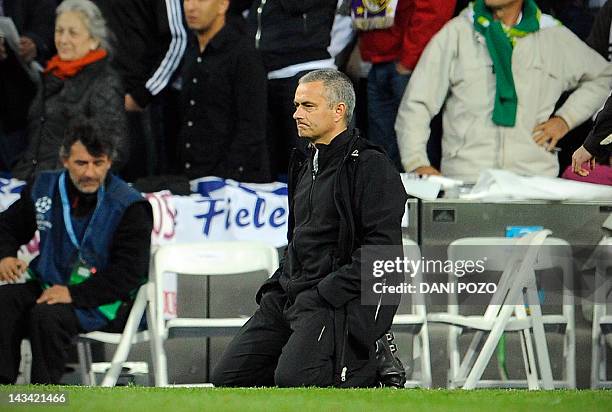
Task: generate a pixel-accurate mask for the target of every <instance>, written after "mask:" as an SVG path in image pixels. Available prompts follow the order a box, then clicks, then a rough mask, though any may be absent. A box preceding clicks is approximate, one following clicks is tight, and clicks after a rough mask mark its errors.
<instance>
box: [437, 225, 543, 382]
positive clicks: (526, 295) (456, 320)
mask: <svg viewBox="0 0 612 412" xmlns="http://www.w3.org/2000/svg"><path fill="white" fill-rule="evenodd" d="M550 233H551V232H550V231H549V230H542V231H539V232H534V233H530V234H528V235H526V236H525V237H522V238H520V239H518V240H516V245H517V246H519V247H513V248H510V253H508V254H507V256H506V260H505V262H506V264H505V269H504V271H503V273H502V275H501V277H500V279H499V282H498V284H497V290H496V291H495V293H494V294H493V297H492V299H491V302H490V303H489V305H488V307H487V309H486V311H485V313H484V315H482V316H462V315H459V314H456V313H430V314H429V315H428V320H429V321H430V322H440V323H445V324H448V325H451V326H458V327H460V328H470V329H474V330H476V333H475V334H474V337H473V338H472V341H471V343H470V345H469V348H468V350H467V352H466V354H465V356H464V358H463V361H462V362H461V363H460V364H459V369H458V371H457V372H456V373H455V375H454V376H452V378H453V382H452V386H453V387H457V386H461V385H462V387H463V389H474V388H476V387H477V386H478V383H479V381H480V379H481V377H482V374H483V373H484V370H485V368H486V366H487V364H488V362H489V360H490V359H491V356H492V355H493V352H494V351H495V348H496V346H497V344H498V342H499V339H500V338H501V335H502V334H503V333H504V331H518V332H519V333H520V335H521V350H522V352H523V360H524V364H525V372H526V375H527V386H528V387H529V389H539V388H540V386H541V387H543V388H544V389H553V388H554V386H553V377H552V370H551V367H550V358H549V354H548V346H547V343H546V336H545V332H544V322H543V317H542V311H541V307H540V302H539V297H538V290H537V285H536V278H535V269H534V268H535V267H536V259H537V258H538V253H539V251H540V247H541V245H542V244H543V243H544V241H545V239H546V237H547V236H548V235H549V234H550ZM481 244H482V242H481ZM497 250H499V248H498V249H497ZM481 251H483V250H482V249H481ZM483 252H484V251H483ZM487 257H488V256H487ZM450 259H452V258H450ZM525 306H528V308H529V314H527V311H526V309H525ZM513 313H515V316H513ZM531 331H533V335H534V341H535V350H536V352H537V361H536V356H535V353H534V348H533V346H534V345H533V343H534V342H532V340H531ZM485 333H488V336H487V338H486V340H485V342H484V344H483V345H481V343H482V342H481V341H482V338H483V337H484V335H485ZM449 340H450V339H449ZM479 349H480V350H479ZM538 370H539V373H540V376H539V377H538Z"/></svg>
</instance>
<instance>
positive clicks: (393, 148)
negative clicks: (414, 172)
mask: <svg viewBox="0 0 612 412" xmlns="http://www.w3.org/2000/svg"><path fill="white" fill-rule="evenodd" d="M409 80H410V75H409V74H406V75H402V74H399V73H398V72H397V70H395V62H389V63H379V64H374V65H372V69H370V73H369V74H368V136H367V137H368V140H370V141H371V142H372V143H374V144H377V145H379V146H382V147H383V148H384V149H385V151H386V152H387V155H389V158H391V161H392V162H393V164H395V166H396V167H397V168H398V170H400V171H402V166H401V162H400V155H399V149H398V148H397V136H396V135H395V128H394V125H395V117H396V116H397V110H398V108H399V105H400V103H401V101H402V96H403V95H404V90H405V89H406V86H407V85H408V81H409Z"/></svg>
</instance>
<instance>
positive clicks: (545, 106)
mask: <svg viewBox="0 0 612 412" xmlns="http://www.w3.org/2000/svg"><path fill="white" fill-rule="evenodd" d="M592 3H593V2H589V1H586V0H563V1H550V0H476V1H472V2H468V1H466V0H388V1H384V0H380V1H375V0H183V1H181V0H64V1H61V0H36V1H34V0H0V16H5V17H8V18H10V19H12V21H13V22H14V24H15V26H16V29H17V31H18V32H19V36H20V37H19V41H18V43H17V44H13V43H12V42H11V41H10V40H11V39H9V38H7V36H6V34H5V35H1V34H0V96H1V99H0V172H2V173H3V175H5V176H12V177H16V178H19V179H23V180H29V179H31V178H32V177H33V176H34V175H35V174H36V173H38V172H40V171H42V170H47V169H55V168H58V167H60V166H61V164H60V159H59V157H58V147H59V144H60V142H61V140H62V138H63V134H64V130H65V128H66V127H67V125H68V123H69V122H70V119H71V118H74V117H79V116H86V117H95V118H97V119H98V120H99V124H102V125H104V127H105V133H107V134H108V135H109V136H112V137H113V138H114V139H115V140H116V141H117V146H118V148H119V153H118V157H117V159H115V161H114V162H113V168H114V170H115V172H116V173H118V174H119V175H120V176H121V177H123V178H124V179H125V180H127V181H130V182H136V185H137V187H139V188H142V189H143V190H156V189H161V188H165V187H168V186H172V185H173V184H174V183H176V182H186V181H187V180H188V179H193V178H197V177H201V176H209V175H214V176H219V177H223V178H231V179H235V180H238V181H243V182H269V181H274V180H283V179H285V178H286V174H287V165H288V163H289V157H290V151H291V149H292V148H293V147H297V148H298V149H300V150H304V149H305V148H306V143H305V142H304V141H303V140H301V139H299V138H298V135H297V131H296V126H295V121H294V119H293V118H292V115H293V111H294V102H293V100H294V91H295V88H296V85H297V83H298V80H299V78H300V77H301V76H302V75H304V74H305V73H307V72H309V71H313V70H316V69H322V68H338V69H340V70H342V71H345V72H347V73H348V74H349V75H351V77H352V78H353V81H354V82H355V84H356V86H357V91H358V100H357V109H356V119H355V120H354V122H353V124H354V125H356V126H358V127H359V128H361V129H362V133H363V134H364V135H365V136H366V137H367V138H368V140H370V141H371V142H373V143H375V144H377V145H379V146H381V147H383V148H384V149H385V151H386V152H387V154H388V155H389V157H390V158H391V159H392V161H393V162H394V164H395V165H396V167H397V168H398V170H400V171H405V172H417V173H420V174H439V173H441V174H443V175H446V176H449V177H456V178H459V179H462V180H464V181H466V182H468V183H469V182H474V181H475V180H476V179H477V177H478V174H479V172H480V171H482V170H483V169H485V168H503V169H509V170H512V171H514V172H518V173H522V174H537V175H547V176H558V175H563V176H564V177H567V178H572V179H579V180H580V179H585V178H586V179H587V181H597V182H602V183H603V182H608V183H609V182H610V181H611V179H610V178H609V177H608V178H603V179H594V177H593V176H595V175H598V174H599V173H600V171H601V170H603V172H602V173H603V174H604V176H609V174H610V171H609V169H610V162H609V155H608V151H606V149H607V148H604V149H601V147H599V146H598V147H596V148H594V146H593V143H591V144H590V146H589V144H586V145H585V146H582V144H583V142H584V141H585V139H586V138H587V135H588V134H589V132H590V131H591V129H592V127H593V120H592V119H593V118H594V116H595V115H596V114H597V113H598V112H599V110H600V109H601V108H602V107H603V106H604V103H605V101H606V98H607V96H608V95H609V94H610V89H611V88H612V65H610V64H609V61H610V60H611V58H612V46H611V45H612V31H611V21H612V2H610V1H608V2H605V3H603V2H598V3H601V4H596V5H597V6H602V7H601V8H600V9H595V8H590V7H589V6H593V4H592ZM596 3H597V2H596ZM508 5H510V6H514V9H512V7H510V9H508ZM500 7H501V8H503V9H504V10H515V13H509V12H507V11H506V12H505V14H504V15H498V13H497V11H496V10H499V9H500ZM355 67H358V69H357V70H355V69H354V68H355ZM366 74H367V77H364V75H366ZM599 124H600V125H599V131H598V132H597V135H598V136H601V135H602V134H605V136H604V137H603V138H601V139H600V140H599V141H604V140H605V139H604V138H605V137H606V136H607V135H608V134H609V131H608V129H607V128H606V127H605V125H606V124H607V122H606V121H599ZM610 131H612V130H610ZM592 134H593V133H591V135H592ZM591 140H592V138H591ZM602 147H603V146H602ZM589 148H590V151H589ZM599 149H601V150H599ZM595 150H597V153H592V152H593V151H595ZM574 152H576V153H577V154H576V155H575V156H574V165H572V164H571V162H572V159H571V156H572V154H573V153H574ZM585 152H586V153H585ZM589 155H590V156H589ZM593 156H595V158H596V160H597V162H596V163H597V165H596V166H595V169H597V173H594V174H592V175H591V178H588V176H586V175H588V174H589V173H591V172H590V171H591V170H592V169H593V167H591V163H592V162H591V160H592V158H593ZM584 159H587V160H584ZM579 160H580V161H581V160H584V162H586V163H585V164H583V165H576V162H577V161H579ZM601 167H603V169H601ZM606 179H607V180H606ZM139 185H140V186H139Z"/></svg>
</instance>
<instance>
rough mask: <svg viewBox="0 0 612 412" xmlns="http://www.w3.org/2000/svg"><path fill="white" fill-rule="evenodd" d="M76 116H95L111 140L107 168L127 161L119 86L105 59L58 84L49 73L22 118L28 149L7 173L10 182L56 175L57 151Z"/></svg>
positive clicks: (125, 124)
mask: <svg viewBox="0 0 612 412" xmlns="http://www.w3.org/2000/svg"><path fill="white" fill-rule="evenodd" d="M78 116H84V117H92V116H96V118H97V119H98V120H100V124H101V125H103V128H104V131H105V133H106V134H108V135H110V136H112V137H113V139H114V140H115V142H116V145H117V151H118V156H117V158H116V159H115V161H114V163H113V168H115V167H116V168H119V167H120V166H121V165H122V164H123V162H124V161H125V159H127V152H128V147H127V146H128V145H127V142H126V131H127V123H126V117H125V110H124V108H123V91H122V87H121V80H120V78H119V76H118V75H117V73H116V72H115V71H114V70H113V69H112V67H111V64H110V62H109V59H108V58H104V59H102V60H99V61H96V62H94V63H91V64H89V65H87V66H86V67H84V68H83V69H82V70H81V71H80V72H78V73H77V74H76V75H74V76H73V77H69V78H66V79H64V80H61V79H59V78H57V77H55V76H54V75H53V74H51V73H46V74H43V75H42V78H41V84H40V87H39V89H38V92H37V94H36V97H35V98H34V100H33V101H32V105H31V106H30V110H29V114H28V119H29V122H28V139H29V142H28V147H27V149H26V151H25V153H24V154H23V155H22V158H21V159H20V160H19V161H18V162H17V164H15V166H14V167H13V169H12V173H13V177H15V178H17V179H21V180H29V179H31V178H32V177H33V176H34V174H35V173H37V172H39V171H41V170H52V169H59V168H61V167H62V162H61V161H60V158H59V148H60V145H61V143H62V140H63V138H64V132H65V131H66V128H67V127H68V125H69V124H70V121H71V120H72V119H74V118H76V117H78Z"/></svg>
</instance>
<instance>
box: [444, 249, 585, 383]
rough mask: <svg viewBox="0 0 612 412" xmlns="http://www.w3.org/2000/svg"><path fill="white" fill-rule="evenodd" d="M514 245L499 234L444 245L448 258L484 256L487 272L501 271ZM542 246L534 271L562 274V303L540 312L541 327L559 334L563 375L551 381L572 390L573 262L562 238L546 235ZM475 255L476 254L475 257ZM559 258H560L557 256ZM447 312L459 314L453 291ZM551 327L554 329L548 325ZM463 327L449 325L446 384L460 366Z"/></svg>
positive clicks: (574, 370) (455, 375) (574, 363)
mask: <svg viewBox="0 0 612 412" xmlns="http://www.w3.org/2000/svg"><path fill="white" fill-rule="evenodd" d="M514 244H516V239H512V238H502V237H481V238H464V239H458V240H456V241H454V242H452V243H451V244H450V245H449V247H448V258H449V259H450V260H451V261H457V260H465V259H476V258H478V257H483V256H486V257H487V260H486V262H485V269H486V270H487V271H496V272H503V270H504V268H505V266H506V263H507V261H508V258H509V257H510V255H511V253H512V246H513V245H514ZM544 246H545V247H544V248H542V249H540V252H539V254H538V257H537V259H536V261H535V264H534V270H536V271H543V270H549V269H555V268H558V269H560V270H561V271H562V273H563V290H562V293H563V303H562V312H561V313H560V314H550V315H543V316H542V321H543V323H544V325H545V327H552V326H555V327H557V329H560V330H561V331H562V333H563V360H564V362H563V365H564V367H563V378H562V379H560V380H555V381H554V382H553V384H554V386H555V387H556V388H565V389H575V388H576V330H575V306H574V295H573V287H572V285H573V278H574V271H573V264H572V248H571V246H570V244H569V243H567V242H566V241H565V240H562V239H557V238H547V239H546V240H545V241H544ZM551 248H554V252H555V253H554V255H555V256H551V255H550V253H549V252H551ZM476 254H478V256H475V255H476ZM559 256H560V257H561V258H560V259H559V258H558V257H559ZM456 280H457V277H456V276H454V275H453V274H450V275H449V282H455V283H456ZM448 312H449V313H452V314H454V315H458V314H459V305H458V301H457V295H456V294H449V305H448ZM515 321H516V317H512V318H511V319H510V322H509V324H508V328H507V329H506V330H507V331H511V330H513V322H515ZM552 329H555V328H552ZM462 332H463V330H462V328H460V327H454V326H451V327H450V328H449V337H448V352H449V358H450V369H449V373H448V378H449V386H450V387H454V386H455V385H456V380H457V377H458V376H459V375H458V373H459V369H460V359H461V358H460V354H459V337H460V335H461V334H462ZM477 386H478V387H484V388H490V387H504V388H522V387H526V386H527V382H526V381H525V380H481V381H479V382H478V384H477Z"/></svg>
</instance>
